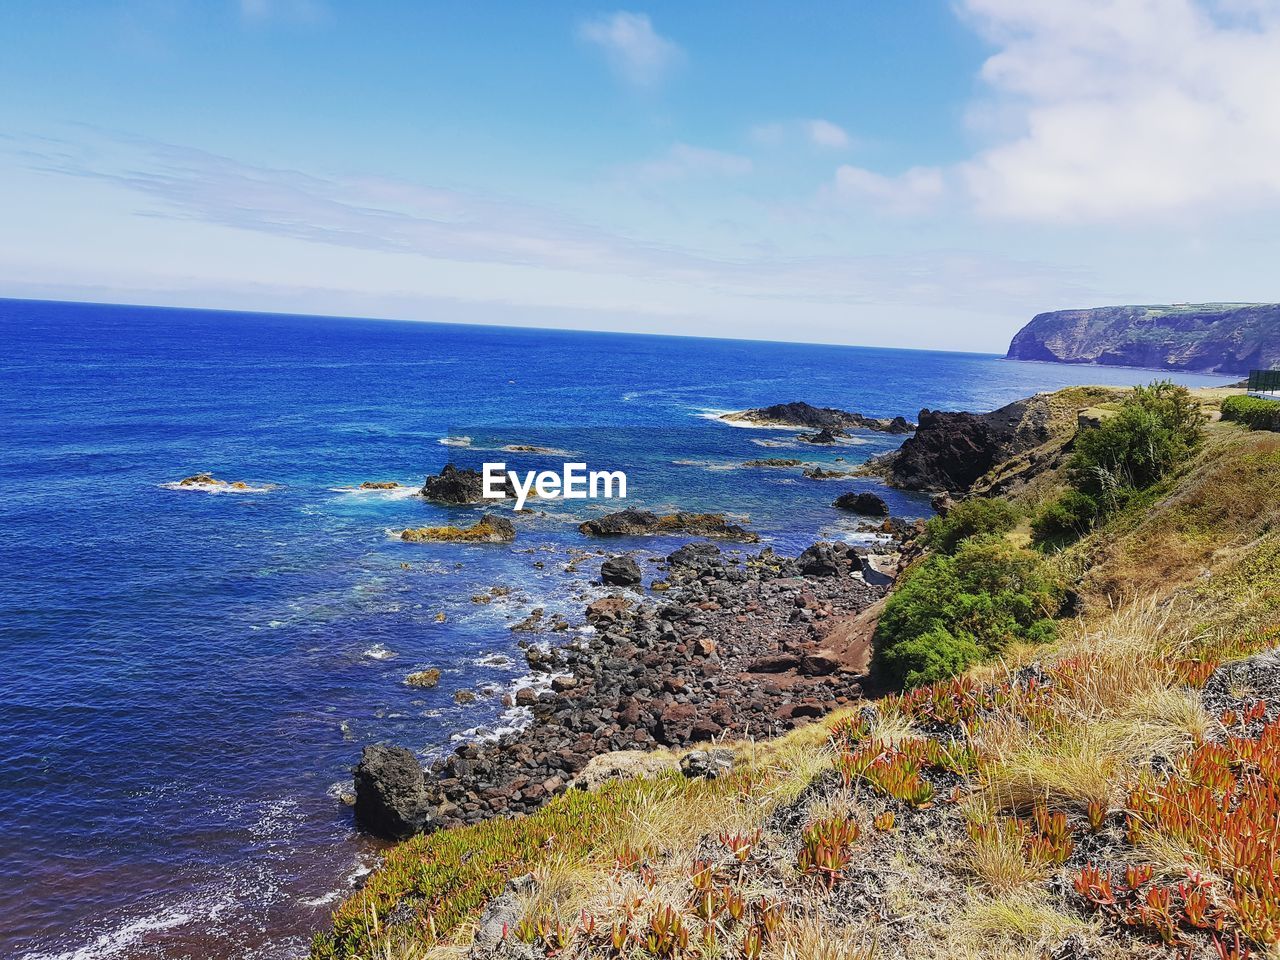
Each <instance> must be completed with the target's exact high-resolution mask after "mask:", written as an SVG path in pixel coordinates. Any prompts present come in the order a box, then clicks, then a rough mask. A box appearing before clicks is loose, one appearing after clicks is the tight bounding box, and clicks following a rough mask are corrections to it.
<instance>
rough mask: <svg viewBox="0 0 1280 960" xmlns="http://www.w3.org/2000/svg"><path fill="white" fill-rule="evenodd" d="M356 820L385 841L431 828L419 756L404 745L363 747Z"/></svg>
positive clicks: (427, 798)
mask: <svg viewBox="0 0 1280 960" xmlns="http://www.w3.org/2000/svg"><path fill="white" fill-rule="evenodd" d="M355 786H356V823H358V824H359V825H360V828H361V829H362V830H366V831H368V832H369V833H372V834H374V835H376V836H379V837H384V838H386V839H388V840H403V839H404V838H406V837H411V836H413V835H414V834H415V833H423V832H425V831H426V830H429V829H430V828H431V827H432V822H433V818H432V804H431V801H430V797H429V795H428V793H427V789H426V784H425V781H424V779H423V774H422V765H421V764H419V763H418V758H417V757H415V756H414V755H413V753H412V752H410V751H409V750H406V749H405V748H404V747H393V746H388V745H386V744H374V745H372V746H368V747H365V748H364V752H363V753H362V754H361V757H360V764H359V765H358V766H357V767H356V770H355Z"/></svg>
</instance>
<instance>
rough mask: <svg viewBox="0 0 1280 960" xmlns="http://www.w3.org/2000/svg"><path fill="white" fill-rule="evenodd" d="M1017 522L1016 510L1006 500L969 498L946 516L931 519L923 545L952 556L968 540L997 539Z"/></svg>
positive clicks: (925, 531)
mask: <svg viewBox="0 0 1280 960" xmlns="http://www.w3.org/2000/svg"><path fill="white" fill-rule="evenodd" d="M1017 522H1018V509H1017V508H1016V507H1015V506H1014V505H1013V504H1011V503H1009V501H1007V500H989V499H987V498H985V497H971V498H969V499H968V500H963V501H961V502H960V503H957V504H956V505H955V506H954V507H952V508H951V509H950V510H948V511H947V513H946V516H942V517H934V518H933V519H932V520H930V521H929V522H928V523H926V524H925V526H924V541H923V542H924V545H925V546H927V547H931V548H933V549H934V550H937V551H939V552H940V553H946V554H953V553H955V552H956V548H957V547H958V546H959V545H960V543H961V542H962V541H964V540H967V539H969V538H970V537H981V536H1000V535H1002V534H1005V533H1008V532H1009V531H1010V530H1012V529H1013V528H1014V526H1015V525H1016V524H1017Z"/></svg>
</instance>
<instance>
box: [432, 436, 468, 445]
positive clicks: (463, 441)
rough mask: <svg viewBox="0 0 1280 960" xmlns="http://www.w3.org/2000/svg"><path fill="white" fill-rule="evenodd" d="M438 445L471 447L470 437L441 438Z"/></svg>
mask: <svg viewBox="0 0 1280 960" xmlns="http://www.w3.org/2000/svg"><path fill="white" fill-rule="evenodd" d="M436 443H438V444H440V445H441V446H444V447H469V446H471V438H470V437H441V438H440V439H439V440H437V441H436Z"/></svg>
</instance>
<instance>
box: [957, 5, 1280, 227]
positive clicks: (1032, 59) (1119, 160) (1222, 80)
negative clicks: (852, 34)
mask: <svg viewBox="0 0 1280 960" xmlns="http://www.w3.org/2000/svg"><path fill="white" fill-rule="evenodd" d="M961 9H962V13H963V14H964V15H965V16H966V17H967V18H968V19H969V20H970V21H971V22H972V23H973V24H975V25H976V27H977V28H978V29H979V30H980V32H981V33H982V34H983V35H984V36H985V37H986V38H987V39H988V40H990V41H992V42H993V43H995V44H996V45H997V47H998V51H997V52H996V53H995V54H994V55H993V56H991V57H990V58H989V59H988V60H987V61H986V63H985V64H984V65H983V68H982V79H983V80H984V81H985V83H986V84H987V86H988V89H989V99H988V100H987V101H986V102H984V103H982V104H980V105H979V110H978V112H979V113H981V114H982V115H984V116H989V117H999V118H1001V125H1002V126H1005V127H1007V126H1008V125H1009V124H1010V123H1012V124H1013V126H1014V132H1012V133H1006V134H1005V135H1004V136H1003V137H1001V138H999V139H998V140H997V142H996V143H994V144H993V145H992V146H990V147H989V148H987V149H985V150H983V151H981V152H979V153H978V154H977V155H976V156H975V157H974V158H973V159H972V160H971V161H970V162H969V163H967V164H964V165H963V167H962V170H961V173H962V176H963V179H964V182H965V184H966V186H967V189H968V191H969V193H970V195H971V197H972V200H973V202H974V204H975V206H976V208H977V210H978V211H979V212H982V213H985V214H989V215H993V216H997V217H1007V218H1015V219H1029V220H1042V221H1049V222H1091V221H1093V222H1096V221H1106V220H1119V219H1123V218H1133V217H1157V218H1159V217H1168V216H1181V215H1187V214H1192V215H1194V214H1203V213H1214V214H1218V213H1221V212H1223V211H1224V210H1225V211H1232V210H1240V209H1245V208H1256V207H1257V206H1258V205H1260V204H1262V205H1273V204H1280V162H1277V159H1276V158H1277V157H1280V107H1278V106H1277V103H1278V101H1277V96H1278V94H1277V91H1280V0H1221V2H1218V3H1197V2H1195V0H1087V2H1082V3H1072V4H1064V3H1061V2H1059V0H962V5H961Z"/></svg>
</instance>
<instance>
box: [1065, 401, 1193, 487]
mask: <svg viewBox="0 0 1280 960" xmlns="http://www.w3.org/2000/svg"><path fill="white" fill-rule="evenodd" d="M1204 420H1205V417H1204V413H1203V412H1202V411H1201V409H1200V404H1199V402H1198V401H1197V400H1196V399H1195V398H1194V397H1192V396H1191V391H1190V390H1188V389H1187V388H1186V387H1182V386H1178V385H1177V384H1174V383H1170V382H1169V381H1168V380H1157V381H1155V382H1153V383H1152V384H1151V385H1150V386H1146V387H1135V388H1134V390H1133V393H1132V394H1130V395H1129V396H1128V397H1126V398H1125V399H1124V400H1123V401H1121V403H1120V408H1119V409H1118V410H1117V411H1116V414H1115V416H1114V417H1110V418H1108V419H1107V420H1105V421H1103V422H1102V423H1101V424H1100V425H1099V426H1097V427H1094V428H1093V429H1090V430H1085V431H1083V432H1082V433H1081V434H1080V435H1079V436H1078V437H1077V438H1076V451H1075V455H1074V456H1073V457H1072V458H1071V470H1070V473H1071V478H1072V481H1073V483H1074V485H1075V487H1076V489H1078V490H1081V491H1083V492H1085V493H1088V494H1090V495H1092V496H1094V497H1100V498H1102V499H1103V500H1104V501H1105V500H1107V499H1109V498H1111V497H1112V496H1113V495H1115V493H1116V492H1117V491H1120V490H1124V489H1126V488H1127V489H1137V490H1141V489H1145V488H1146V487H1149V486H1151V485H1152V484H1153V483H1155V482H1156V481H1157V480H1159V479H1160V478H1161V477H1163V476H1164V475H1165V474H1166V473H1168V472H1169V471H1170V470H1172V469H1174V468H1175V467H1177V466H1178V465H1179V464H1181V463H1182V462H1184V461H1185V460H1186V459H1187V457H1188V456H1190V455H1191V454H1192V453H1193V452H1194V451H1195V449H1196V448H1197V447H1198V446H1199V445H1200V442H1201V440H1202V439H1203V438H1204Z"/></svg>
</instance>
